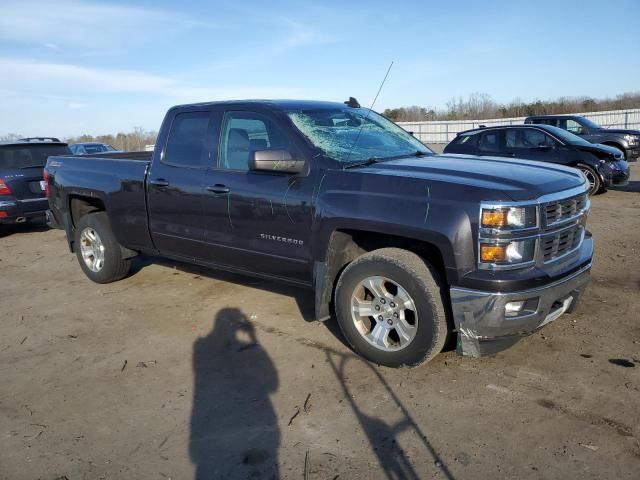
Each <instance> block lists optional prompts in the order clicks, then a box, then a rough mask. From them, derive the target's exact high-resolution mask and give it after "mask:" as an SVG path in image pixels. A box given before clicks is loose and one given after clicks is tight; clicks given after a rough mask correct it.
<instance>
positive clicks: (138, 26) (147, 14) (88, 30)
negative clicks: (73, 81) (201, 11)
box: [0, 0, 216, 50]
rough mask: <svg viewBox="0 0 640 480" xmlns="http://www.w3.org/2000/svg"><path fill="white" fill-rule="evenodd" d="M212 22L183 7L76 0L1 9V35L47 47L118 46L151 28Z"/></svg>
mask: <svg viewBox="0 0 640 480" xmlns="http://www.w3.org/2000/svg"><path fill="white" fill-rule="evenodd" d="M211 27H216V25H215V24H214V23H211V22H207V21H203V20H201V19H198V18H194V17H192V16H189V15H186V14H183V13H179V12H172V11H166V10H160V9H147V8H140V7H132V6H121V5H109V4H106V3H98V2H80V1H74V0H59V1H57V2H55V3H51V2H46V1H43V0H22V1H15V0H9V1H8V2H3V5H2V11H1V14H0V39H4V40H11V41H14V42H19V43H25V44H39V45H46V46H47V48H50V47H49V45H54V46H55V47H56V48H57V47H58V46H61V45H64V46H69V47H74V48H84V49H90V50H97V49H107V48H108V49H112V48H114V46H118V45H119V46H124V45H131V43H132V41H135V40H137V41H146V40H148V37H149V31H150V30H153V31H155V32H163V34H167V33H168V32H173V31H176V30H180V29H184V28H211Z"/></svg>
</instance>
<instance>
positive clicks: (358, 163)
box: [343, 157, 384, 170]
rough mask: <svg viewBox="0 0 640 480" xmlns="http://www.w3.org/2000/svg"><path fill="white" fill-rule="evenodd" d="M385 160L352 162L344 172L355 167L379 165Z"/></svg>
mask: <svg viewBox="0 0 640 480" xmlns="http://www.w3.org/2000/svg"><path fill="white" fill-rule="evenodd" d="M383 160H384V157H369V158H367V159H366V160H364V161H362V162H351V163H349V164H347V165H345V166H344V168H343V170H346V169H348V168H355V167H366V166H367V165H373V164H374V163H378V162H381V161H383Z"/></svg>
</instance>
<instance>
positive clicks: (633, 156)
mask: <svg viewBox="0 0 640 480" xmlns="http://www.w3.org/2000/svg"><path fill="white" fill-rule="evenodd" d="M524 123H526V124H531V123H533V124H539V125H551V126H553V127H558V128H562V129H563V130H566V131H568V132H570V133H573V134H574V135H578V136H580V137H582V138H584V139H585V140H587V141H589V142H591V143H601V144H603V145H609V146H611V147H615V148H617V149H619V150H621V151H622V152H623V153H624V156H625V159H626V160H627V161H628V162H635V161H636V160H637V159H638V157H640V130H629V129H626V128H604V127H602V126H600V125H598V124H597V123H595V122H594V121H593V120H589V119H588V118H586V117H583V116H580V115H536V116H532V117H527V118H526V119H525V121H524Z"/></svg>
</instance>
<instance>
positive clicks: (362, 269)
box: [335, 248, 448, 367]
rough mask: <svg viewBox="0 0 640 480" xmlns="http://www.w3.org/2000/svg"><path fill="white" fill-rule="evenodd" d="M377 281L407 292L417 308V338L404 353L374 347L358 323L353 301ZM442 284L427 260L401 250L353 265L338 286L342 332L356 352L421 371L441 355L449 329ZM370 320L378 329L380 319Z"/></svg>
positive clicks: (381, 362)
mask: <svg viewBox="0 0 640 480" xmlns="http://www.w3.org/2000/svg"><path fill="white" fill-rule="evenodd" d="M377 276H379V277H384V278H385V279H389V280H390V281H391V282H390V283H391V285H393V284H394V283H395V284H397V285H398V286H401V287H402V288H403V289H404V290H405V291H406V292H407V293H408V294H409V296H410V298H411V300H412V301H413V304H414V305H415V315H416V318H415V320H414V321H415V327H416V331H415V336H414V337H413V339H412V340H411V341H410V342H409V343H408V344H407V345H406V346H404V347H403V348H401V349H397V350H393V351H384V350H383V349H381V348H378V347H376V346H374V345H372V343H370V342H369V341H368V340H367V339H366V338H365V337H364V336H363V334H361V333H360V331H359V330H358V327H357V326H356V322H355V321H354V318H353V317H352V302H353V297H352V296H353V295H354V294H355V292H356V291H357V289H358V288H360V287H359V286H360V285H361V282H363V281H364V280H365V279H367V278H369V277H377ZM436 279H437V275H436V274H435V271H434V270H433V269H432V267H431V266H430V265H428V264H427V263H426V262H425V261H424V260H423V259H422V258H420V257H419V256H418V255H416V254H415V253H412V252H410V251H407V250H402V249H399V248H382V249H379V250H374V251H372V252H369V253H366V254H364V255H362V256H360V257H358V258H357V259H356V260H354V261H353V262H351V263H350V264H349V265H347V267H346V268H345V269H344V271H343V272H342V274H341V275H340V277H339V279H338V282H337V284H336V292H335V310H336V315H337V318H338V325H339V326H340V330H342V334H343V335H344V337H345V338H346V340H347V341H348V342H349V344H350V345H351V347H352V348H353V350H354V351H355V352H356V353H358V354H359V355H361V356H362V357H364V358H366V359H367V360H370V361H372V362H375V363H377V364H379V365H385V366H387V367H403V366H416V365H419V364H421V363H425V362H428V361H429V360H431V359H432V358H433V357H435V356H436V355H437V354H438V353H440V352H441V351H442V348H443V347H444V344H445V341H446V339H447V333H448V329H447V320H446V315H445V310H444V304H443V301H442V292H441V287H440V286H439V284H438V281H437V280H436ZM360 318H366V317H360ZM396 318H397V317H396ZM369 320H370V322H371V324H372V325H375V324H376V323H378V322H377V321H376V319H375V316H371V317H369ZM382 323H384V322H382ZM372 328H373V327H372Z"/></svg>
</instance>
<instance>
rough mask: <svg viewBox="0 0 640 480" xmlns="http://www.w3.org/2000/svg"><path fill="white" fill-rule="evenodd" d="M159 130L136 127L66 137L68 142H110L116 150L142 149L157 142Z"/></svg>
mask: <svg viewBox="0 0 640 480" xmlns="http://www.w3.org/2000/svg"><path fill="white" fill-rule="evenodd" d="M157 136H158V132H154V131H150V130H149V131H147V130H145V129H144V128H142V127H135V128H134V129H133V131H132V132H128V133H124V132H120V133H116V134H115V135H114V134H107V135H95V136H94V135H87V134H85V135H79V136H77V137H68V138H65V142H67V143H83V142H100V143H108V144H109V145H111V146H113V147H114V148H115V149H116V150H124V151H129V152H133V151H142V150H144V147H145V145H153V144H155V143H156V137H157Z"/></svg>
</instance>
